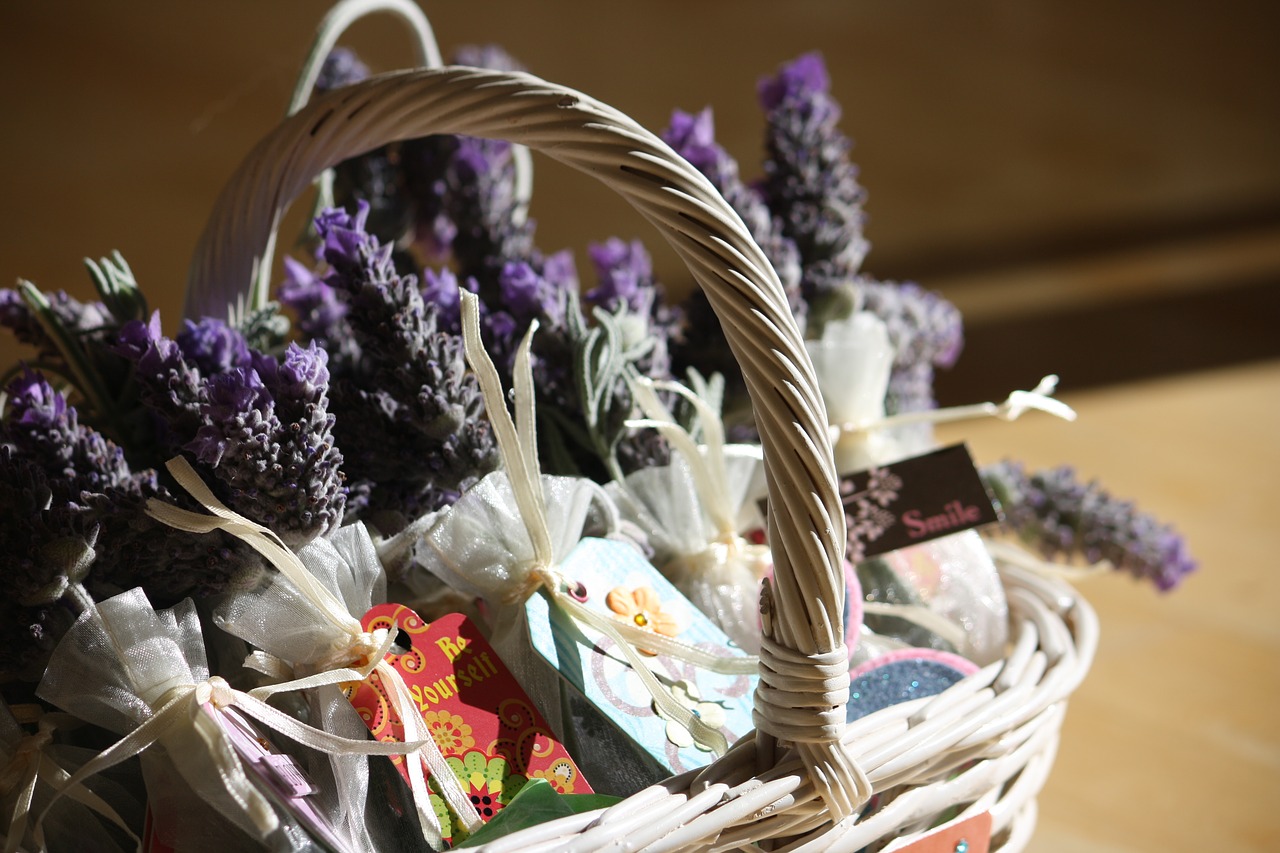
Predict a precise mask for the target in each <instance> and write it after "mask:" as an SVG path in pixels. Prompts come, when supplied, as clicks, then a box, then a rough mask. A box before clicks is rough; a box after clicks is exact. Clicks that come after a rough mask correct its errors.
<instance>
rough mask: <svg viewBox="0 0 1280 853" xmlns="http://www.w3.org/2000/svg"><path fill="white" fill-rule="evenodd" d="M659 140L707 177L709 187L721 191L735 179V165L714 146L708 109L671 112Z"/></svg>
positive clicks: (713, 126) (711, 121)
mask: <svg viewBox="0 0 1280 853" xmlns="http://www.w3.org/2000/svg"><path fill="white" fill-rule="evenodd" d="M662 141H663V142H665V143H667V144H668V145H670V146H671V147H672V148H673V149H675V152H676V153H677V154H679V155H680V156H681V157H683V158H684V159H686V160H688V161H689V162H690V163H691V164H692V165H693V167H694V168H695V169H697V170H698V171H699V172H701V173H702V174H704V175H706V176H707V178H708V179H709V180H710V181H711V183H712V184H714V185H715V186H716V188H717V189H720V190H721V192H723V191H724V189H723V188H724V187H725V186H726V185H727V184H728V183H729V182H730V181H736V180H737V179H738V164H737V163H736V162H734V160H733V158H732V157H730V156H729V154H728V152H727V151H725V150H724V148H722V147H720V145H719V144H717V143H716V127H715V119H714V117H713V116H712V113H711V108H710V107H708V108H707V109H705V110H703V111H702V112H700V113H696V114H694V113H686V112H684V111H682V110H674V111H672V113H671V123H670V124H669V125H668V126H667V129H666V130H665V131H664V132H663V134H662Z"/></svg>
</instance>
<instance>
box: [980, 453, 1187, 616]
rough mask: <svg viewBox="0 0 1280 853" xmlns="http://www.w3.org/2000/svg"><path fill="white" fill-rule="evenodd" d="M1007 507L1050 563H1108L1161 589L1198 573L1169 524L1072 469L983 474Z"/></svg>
mask: <svg viewBox="0 0 1280 853" xmlns="http://www.w3.org/2000/svg"><path fill="white" fill-rule="evenodd" d="M981 473H982V478H983V481H984V482H985V483H986V484H987V487H988V488H989V489H991V491H992V492H993V493H994V494H995V495H996V497H997V498H998V499H999V500H1000V503H1001V504H1002V505H1003V507H1004V513H1005V522H1004V523H1005V526H1006V527H1007V528H1009V529H1010V530H1011V531H1013V532H1014V533H1016V534H1018V535H1019V536H1021V537H1022V538H1023V539H1024V540H1026V541H1027V542H1029V543H1031V544H1033V545H1035V546H1036V547H1037V548H1038V549H1039V550H1040V552H1041V553H1042V554H1044V556H1046V557H1049V558H1066V559H1071V558H1082V559H1084V560H1085V561H1086V562H1087V563H1089V564H1094V563H1098V562H1100V561H1102V560H1106V561H1108V562H1109V563H1111V565H1112V566H1113V567H1114V568H1116V569H1119V570H1123V571H1127V572H1129V573H1130V574H1132V575H1134V576H1135V577H1138V578H1142V579H1146V580H1150V581H1151V582H1152V583H1154V584H1155V585H1156V587H1157V588H1158V589H1160V590H1161V591H1168V590H1171V589H1173V588H1174V587H1176V586H1177V585H1178V584H1179V583H1181V582H1182V580H1183V579H1184V578H1185V577H1186V576H1187V575H1188V574H1190V573H1191V572H1193V571H1195V569H1196V562H1195V561H1194V560H1193V559H1192V558H1191V555H1190V554H1189V553H1188V552H1187V547H1186V542H1185V541H1184V540H1183V539H1182V537H1181V536H1179V535H1178V533H1177V532H1176V531H1175V530H1174V529H1173V528H1172V527H1170V526H1169V525H1165V524H1161V523H1160V522H1159V521H1157V520H1156V519H1155V518H1153V517H1152V516H1150V515H1147V514H1145V513H1142V512H1139V511H1138V509H1137V507H1135V506H1134V505H1133V503H1131V502H1129V501H1122V500H1117V499H1116V498H1114V497H1112V496H1111V495H1110V494H1108V493H1107V492H1106V491H1105V490H1103V488H1102V487H1101V486H1100V485H1099V484H1098V483H1097V481H1091V482H1089V483H1081V482H1080V481H1079V480H1077V479H1076V475H1075V471H1074V470H1073V469H1072V468H1070V467H1068V466H1062V467H1060V468H1053V469H1050V470H1047V471H1038V472H1035V473H1033V474H1030V475H1028V474H1027V473H1026V471H1025V470H1024V469H1023V467H1022V465H1020V464H1018V463H1016V462H1009V461H1006V462H1000V463H996V464H994V465H988V466H984V467H983V468H982V472H981Z"/></svg>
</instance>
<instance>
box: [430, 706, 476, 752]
mask: <svg viewBox="0 0 1280 853" xmlns="http://www.w3.org/2000/svg"><path fill="white" fill-rule="evenodd" d="M422 719H423V720H424V721H425V722H426V724H427V730H428V731H430V732H431V739H432V740H434V741H435V742H436V746H438V747H440V751H441V752H442V753H444V754H445V755H452V754H460V753H462V752H465V751H466V750H468V749H470V748H471V747H473V746H475V745H476V739H475V738H474V737H472V736H471V726H469V725H467V724H466V723H465V722H463V720H462V718H461V717H459V716H458V715H457V714H450V713H449V712H448V711H426V712H424V713H423V715H422Z"/></svg>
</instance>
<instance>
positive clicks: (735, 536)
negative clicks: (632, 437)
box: [605, 379, 773, 654]
mask: <svg viewBox="0 0 1280 853" xmlns="http://www.w3.org/2000/svg"><path fill="white" fill-rule="evenodd" d="M658 388H661V389H665V390H668V391H670V392H671V393H673V394H677V395H679V396H681V397H683V398H684V399H685V400H687V401H688V402H689V403H690V404H691V405H692V406H693V408H694V410H695V411H696V413H697V423H698V426H699V428H700V429H699V432H700V433H701V437H702V439H703V441H702V443H701V444H698V443H697V442H696V441H695V439H694V437H693V436H692V435H690V434H689V432H688V431H686V430H685V429H684V428H683V427H681V426H680V425H679V424H677V423H676V421H675V418H674V417H672V415H671V413H670V412H669V411H668V410H667V408H666V406H664V405H663V403H662V401H661V400H660V399H659V397H658V395H657V393H655V391H656V390H657V389H658ZM632 389H633V393H634V396H635V398H636V401H637V402H638V403H639V405H640V408H641V410H642V411H643V412H644V413H645V415H646V417H645V419H643V420H637V421H632V422H630V423H631V424H632V425H634V426H640V427H652V428H654V429H657V430H658V431H659V432H661V433H662V435H663V437H665V438H666V439H667V440H668V441H669V442H670V443H671V445H672V447H673V448H674V449H675V451H676V452H675V453H674V454H673V458H672V461H671V464H669V465H663V466H656V467H651V468H642V469H640V470H638V471H635V472H633V473H631V474H629V475H627V477H626V478H625V479H623V480H621V481H615V482H612V483H610V484H608V485H607V486H606V487H605V488H606V490H607V491H608V492H609V494H610V496H611V497H613V499H614V501H615V502H616V503H617V506H618V511H619V513H620V514H621V515H622V518H623V519H624V520H625V521H628V522H630V523H632V524H634V525H635V526H636V528H637V529H638V530H639V531H640V532H641V533H642V534H643V536H644V537H645V540H646V543H647V545H648V547H649V548H650V549H651V550H652V552H653V556H652V561H653V564H654V565H655V566H657V567H658V569H659V570H660V571H661V572H662V573H663V575H665V576H666V578H667V579H668V580H670V581H671V582H672V583H673V584H675V586H676V588H677V589H679V590H680V591H681V592H682V593H684V595H685V596H686V597H687V598H688V599H689V600H690V601H691V602H693V604H694V605H695V606H697V608H698V609H699V610H701V611H702V612H703V613H705V614H707V615H708V616H709V617H711V620H712V621H713V622H714V623H715V624H716V625H717V626H718V627H719V628H720V629H721V630H723V631H724V632H725V633H726V634H727V635H728V636H729V638H730V639H731V640H733V642H734V643H735V644H737V646H738V647H739V648H741V649H742V650H744V651H746V652H747V653H748V654H757V653H759V651H760V612H759V601H760V583H761V581H763V580H764V578H765V576H766V575H768V574H769V573H770V572H771V571H772V570H773V560H772V558H771V557H770V555H769V548H768V546H766V545H764V544H763V541H762V540H763V528H764V519H763V516H762V514H761V512H760V509H759V506H758V503H757V501H758V500H759V498H760V496H761V495H762V494H763V492H764V482H763V477H764V466H763V462H762V460H763V457H762V456H761V451H760V448H759V447H758V446H754V445H734V444H725V443H724V428H723V425H722V424H721V422H720V418H719V417H718V415H717V414H716V412H715V411H714V410H713V409H712V408H711V407H710V406H709V405H708V404H707V403H706V402H705V401H704V400H702V399H701V398H700V397H698V396H696V395H695V394H693V392H691V391H689V390H688V389H686V388H684V387H683V386H680V385H677V384H675V383H662V384H661V386H655V384H654V383H651V382H649V381H647V380H644V379H638V380H636V381H635V382H633V383H632ZM753 534H759V538H757V539H750V538H748V537H749V536H753Z"/></svg>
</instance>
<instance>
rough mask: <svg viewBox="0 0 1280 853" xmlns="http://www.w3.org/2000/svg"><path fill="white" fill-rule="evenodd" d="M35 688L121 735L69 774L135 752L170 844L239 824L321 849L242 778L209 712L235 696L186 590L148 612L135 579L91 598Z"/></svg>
mask: <svg viewBox="0 0 1280 853" xmlns="http://www.w3.org/2000/svg"><path fill="white" fill-rule="evenodd" d="M38 693H39V695H40V697H41V698H42V699H44V700H45V701H47V702H49V703H51V704H53V705H56V706H57V707H59V708H61V709H63V710H65V711H67V712H68V713H70V714H73V715H74V716H76V717H79V718H80V719H81V720H85V721H87V722H91V723H93V724H95V725H98V726H101V727H103V728H105V729H108V730H110V731H113V732H116V733H117V734H120V735H123V736H124V738H123V740H121V741H120V742H119V743H117V744H116V745H115V746H114V747H112V748H111V749H110V750H108V751H107V752H105V753H102V754H100V755H98V756H97V757H96V758H94V759H93V760H91V761H90V762H88V763H86V764H84V765H82V767H81V768H80V770H79V771H78V772H77V773H76V774H75V775H74V776H72V780H74V781H76V782H78V781H79V779H78V778H77V777H79V776H82V775H88V774H89V773H92V772H96V770H97V769H106V768H107V767H109V766H111V765H112V764H114V763H116V761H115V760H125V759H127V758H129V757H131V756H132V755H134V754H137V753H141V758H142V772H143V775H144V777H145V778H146V783H147V792H148V798H149V799H148V806H149V808H150V810H151V813H152V816H153V820H154V825H155V827H156V832H157V835H158V836H159V837H161V838H164V839H165V840H166V841H167V842H168V843H170V844H172V846H174V847H175V848H177V849H180V850H183V851H225V850H228V849H234V848H235V846H236V845H238V844H242V843H243V841H242V839H243V836H242V835H241V834H240V831H243V832H245V833H248V835H249V837H251V838H254V839H257V840H258V841H259V842H260V843H261V844H262V845H263V846H264V847H265V848H267V849H270V850H276V851H311V850H318V848H316V847H315V846H314V845H313V844H312V843H311V841H310V840H309V838H308V837H307V835H306V833H304V832H302V831H301V830H300V829H299V828H298V826H297V824H296V823H295V822H293V821H292V820H291V819H290V818H289V817H288V815H286V814H283V813H282V812H281V811H280V810H278V809H277V808H276V807H275V806H274V805H273V804H272V803H271V802H270V801H269V800H268V799H267V798H266V797H265V796H263V794H262V793H260V792H259V790H258V789H257V788H256V787H255V786H254V784H253V783H252V782H251V781H250V780H249V778H248V776H247V775H246V771H245V768H244V767H243V765H242V764H241V762H240V760H239V758H238V757H237V756H236V753H235V750H234V749H233V747H232V746H231V744H230V742H229V740H228V738H227V736H226V734H225V732H224V730H223V729H222V727H221V726H220V725H219V723H218V721H217V720H216V719H215V716H214V715H215V714H217V713H219V710H220V709H221V708H223V707H226V706H227V705H229V704H238V703H239V699H240V697H239V696H237V695H235V691H232V690H231V689H230V688H229V687H227V686H226V682H225V681H222V680H221V679H218V678H210V674H209V665H208V662H207V661H206V659H205V651H204V642H203V638H202V635H201V631H200V620H199V618H198V616H197V615H196V610H195V605H194V604H192V603H191V601H190V600H189V599H188V600H184V601H182V602H180V603H179V604H177V605H175V606H174V607H173V608H171V609H168V610H159V611H157V610H153V609H152V607H151V605H150V603H149V602H148V601H147V597H146V596H145V595H144V594H143V593H142V590H140V589H134V590H130V591H129V592H124V593H121V594H120V595H117V596H115V597H113V598H110V599H107V600H106V601H102V602H99V603H98V605H97V607H96V608H95V609H93V610H89V611H86V612H85V613H84V614H83V615H82V616H81V617H80V619H79V620H78V621H77V622H76V624H75V625H74V626H72V628H71V630H70V631H68V632H67V635H66V637H64V638H63V640H62V642H61V643H59V645H58V647H57V649H56V650H55V651H54V653H53V657H52V658H51V659H50V661H49V666H48V669H47V670H46V673H45V677H44V680H43V681H41V683H40V687H39V691H38ZM268 710H270V709H268ZM281 716H283V715H281Z"/></svg>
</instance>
